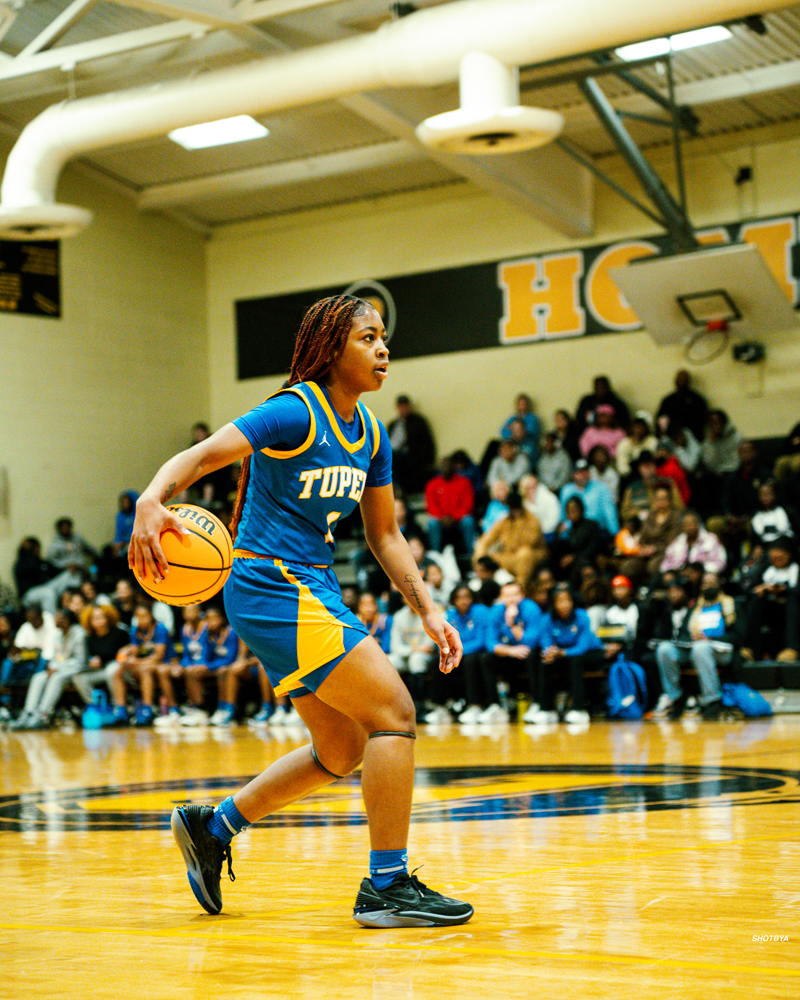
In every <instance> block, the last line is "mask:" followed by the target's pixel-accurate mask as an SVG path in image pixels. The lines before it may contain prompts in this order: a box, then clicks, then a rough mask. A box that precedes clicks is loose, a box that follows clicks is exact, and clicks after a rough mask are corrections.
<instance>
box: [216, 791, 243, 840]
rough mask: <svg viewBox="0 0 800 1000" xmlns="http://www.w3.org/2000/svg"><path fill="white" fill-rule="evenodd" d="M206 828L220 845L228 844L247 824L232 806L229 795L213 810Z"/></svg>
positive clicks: (231, 798)
mask: <svg viewBox="0 0 800 1000" xmlns="http://www.w3.org/2000/svg"><path fill="white" fill-rule="evenodd" d="M206 826H207V829H208V832H209V833H210V834H211V836H212V837H216V838H217V840H218V841H219V842H220V843H222V844H229V843H230V842H231V841H232V840H233V838H234V837H235V836H236V834H237V833H241V832H242V830H244V829H246V828H247V827H248V826H249V823H248V822H247V820H246V819H245V818H244V816H242V814H241V813H240V812H239V810H238V809H237V808H236V806H235V805H234V804H233V796H232V795H229V796H228V798H227V799H225V801H224V802H220V804H219V805H218V806H217V808H216V809H215V810H214V815H213V816H212V817H211V819H210V820H209V821H208V823H207V824H206Z"/></svg>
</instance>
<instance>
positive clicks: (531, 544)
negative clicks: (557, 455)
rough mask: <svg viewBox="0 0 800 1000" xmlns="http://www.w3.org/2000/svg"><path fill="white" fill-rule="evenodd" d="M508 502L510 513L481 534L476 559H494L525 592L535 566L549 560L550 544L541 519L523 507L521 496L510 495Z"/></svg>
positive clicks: (476, 549) (517, 494)
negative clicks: (547, 543) (482, 557)
mask: <svg viewBox="0 0 800 1000" xmlns="http://www.w3.org/2000/svg"><path fill="white" fill-rule="evenodd" d="M507 502H508V514H507V515H506V517H504V518H503V519H502V521H498V522H497V524H495V525H494V527H493V528H490V529H489V531H487V532H486V533H485V534H484V535H481V537H480V538H479V539H478V542H477V544H476V545H475V552H474V555H473V560H475V559H479V558H480V557H481V556H491V557H492V559H494V560H495V562H497V563H498V564H499V565H500V566H502V567H503V568H504V569H507V570H508V572H509V573H512V574H513V576H514V578H515V579H516V581H517V582H518V583H519V585H520V586H521V587H522V589H523V591H524V590H525V589H526V588H527V586H528V583H529V581H530V578H531V576H532V575H533V572H534V570H535V569H536V567H537V566H538V565H539V564H540V563H543V562H545V560H546V559H547V555H548V553H547V545H546V544H545V540H544V535H543V534H542V527H541V525H540V523H539V519H538V518H537V517H536V516H535V515H533V514H531V513H530V512H529V511H527V510H526V509H525V508H524V507H523V505H522V498H521V497H520V495H519V493H516V492H514V493H510V494H509V497H508V501H507Z"/></svg>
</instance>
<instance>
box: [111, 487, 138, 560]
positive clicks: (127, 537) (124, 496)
mask: <svg viewBox="0 0 800 1000" xmlns="http://www.w3.org/2000/svg"><path fill="white" fill-rule="evenodd" d="M138 499H139V494H138V493H136V492H135V490H125V491H124V493H120V495H119V510H118V511H117V516H116V519H115V521H114V541H113V542H112V549H113V552H114V555H115V556H125V557H127V554H128V546H129V545H130V541H131V532H132V531H133V522H134V519H135V517H136V501H137V500H138Z"/></svg>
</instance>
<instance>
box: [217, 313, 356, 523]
mask: <svg viewBox="0 0 800 1000" xmlns="http://www.w3.org/2000/svg"><path fill="white" fill-rule="evenodd" d="M368 308H370V306H369V303H367V302H365V301H364V300H363V299H358V298H356V297H355V296H354V295H331V296H330V297H329V298H327V299H320V300H319V302H315V303H314V305H313V306H311V308H310V309H308V310H307V312H306V314H305V316H303V321H302V323H301V324H300V329H299V330H298V331H297V339H296V341H295V348H294V355H293V356H292V366H291V368H290V370H289V378H288V379H287V380H286V381H285V382H284V383H283V386H282V388H284V389H286V388H288V387H289V386H292V385H296V384H297V383H298V382H307V381H309V380H310V379H320V378H322V377H323V376H324V375H326V374H327V373H328V372H329V371H330V369H331V368H332V367H333V365H335V364H336V362H337V361H338V360H339V358H340V357H341V355H342V351H344V348H345V344H346V343H347V337H348V335H349V333H350V327H351V326H352V324H353V320H354V319H355V317H356V316H360V315H361V314H362V313H363V312H364V311H365V310H366V309H368ZM250 459H251V456H250V455H247V456H246V457H245V458H244V460H243V461H242V471H241V474H240V476H239V488H238V490H237V492H236V501H235V503H234V505H233V516H232V518H231V525H230V530H231V536H232V538H233V539H234V541H235V539H236V532H237V530H238V527H239V521H240V520H241V518H242V508H243V507H244V501H245V497H246V496H247V484H248V482H249V480H250Z"/></svg>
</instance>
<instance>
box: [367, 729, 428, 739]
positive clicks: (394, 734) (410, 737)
mask: <svg viewBox="0 0 800 1000" xmlns="http://www.w3.org/2000/svg"><path fill="white" fill-rule="evenodd" d="M376 736H405V738H406V739H408V740H415V739H416V738H417V734H416V733H400V732H383V731H381V732H378V733H370V734H369V738H370V739H371V740H374V739H375V737H376Z"/></svg>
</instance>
